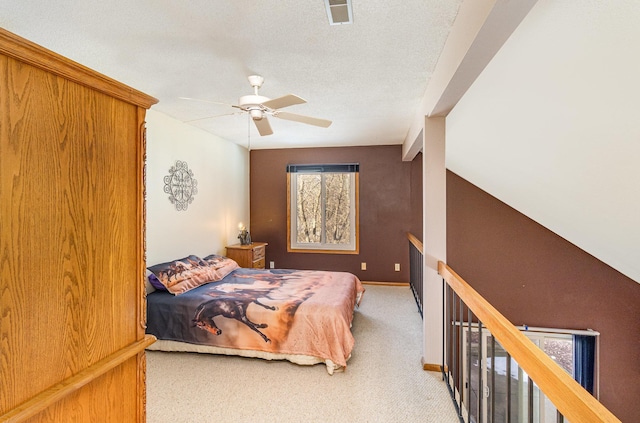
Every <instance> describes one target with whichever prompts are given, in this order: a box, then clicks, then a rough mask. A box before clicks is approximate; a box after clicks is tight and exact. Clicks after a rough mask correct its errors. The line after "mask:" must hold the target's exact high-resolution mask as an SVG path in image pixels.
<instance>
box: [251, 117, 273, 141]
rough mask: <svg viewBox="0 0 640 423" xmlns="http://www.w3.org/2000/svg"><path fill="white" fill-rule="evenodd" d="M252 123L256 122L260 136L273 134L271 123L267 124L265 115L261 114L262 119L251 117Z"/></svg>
mask: <svg viewBox="0 0 640 423" xmlns="http://www.w3.org/2000/svg"><path fill="white" fill-rule="evenodd" d="M252 120H253V123H255V124H256V128H258V132H259V133H260V135H261V136H263V137H264V136H265V135H271V134H273V130H272V129H271V125H270V124H269V120H268V119H267V117H266V116H263V117H262V119H259V120H256V119H252Z"/></svg>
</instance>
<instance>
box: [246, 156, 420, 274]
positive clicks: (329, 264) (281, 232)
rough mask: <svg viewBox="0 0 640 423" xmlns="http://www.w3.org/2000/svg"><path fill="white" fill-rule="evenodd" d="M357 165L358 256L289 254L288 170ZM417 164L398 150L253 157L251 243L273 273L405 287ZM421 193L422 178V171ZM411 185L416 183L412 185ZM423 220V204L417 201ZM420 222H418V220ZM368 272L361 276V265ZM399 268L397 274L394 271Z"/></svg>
mask: <svg viewBox="0 0 640 423" xmlns="http://www.w3.org/2000/svg"><path fill="white" fill-rule="evenodd" d="M312 163H359V164H360V254H312V253H289V252H287V239H286V237H287V227H286V225H287V176H286V165H287V164H312ZM415 166H416V165H415V164H413V163H411V162H403V161H402V146H400V145H391V146H368V147H339V148H338V147H336V148H300V149H276V150H253V151H251V163H250V184H251V225H250V230H251V238H252V239H253V240H255V241H263V242H267V243H269V245H268V246H267V251H266V264H267V267H268V266H269V262H270V261H274V262H275V266H276V267H277V268H295V269H319V270H336V271H348V272H351V273H353V274H355V275H356V276H358V277H359V278H360V279H361V280H366V281H381V282H407V281H408V280H409V244H408V241H407V237H406V233H407V232H410V231H411V232H415V231H419V233H420V234H421V233H422V227H421V226H420V227H419V228H416V227H414V226H415V225H416V223H415V220H416V219H415V214H416V212H415V210H412V208H413V207H414V206H415V205H416V202H418V201H417V200H416V199H415V198H414V197H415V192H416V190H417V189H418V188H416V187H415V186H413V183H412V181H413V179H414V178H415V177H416V170H415ZM419 177H420V179H419V182H420V188H419V189H420V192H421V186H422V183H421V178H422V172H421V171H420V175H419ZM414 182H415V181H414ZM418 203H419V205H420V211H419V214H420V215H422V208H421V207H422V199H421V198H420V200H419V202H418ZM420 220H421V219H420ZM361 262H366V263H367V270H366V271H362V270H360V263H361ZM394 263H400V269H401V271H400V272H396V271H394Z"/></svg>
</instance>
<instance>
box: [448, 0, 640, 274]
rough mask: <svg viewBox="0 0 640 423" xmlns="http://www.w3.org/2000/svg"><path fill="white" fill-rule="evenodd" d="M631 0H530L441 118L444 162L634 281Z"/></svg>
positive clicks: (637, 270) (635, 19)
mask: <svg viewBox="0 0 640 423" xmlns="http://www.w3.org/2000/svg"><path fill="white" fill-rule="evenodd" d="M639 22H640V2H638V1H623V0H615V1H614V0H612V1H584V0H573V1H561V2H559V1H552V0H540V1H539V2H538V3H537V4H536V6H534V8H533V9H532V11H531V12H530V13H529V15H528V16H527V17H526V18H525V19H524V21H523V22H522V24H521V25H520V26H519V27H518V28H517V29H516V31H515V32H514V33H513V34H512V36H511V37H510V39H509V40H508V41H507V42H506V43H505V45H504V46H503V47H502V49H501V50H500V51H499V52H498V53H497V55H496V56H495V57H494V59H493V60H492V61H491V62H490V63H489V65H488V66H487V67H486V68H485V70H484V71H483V73H482V74H481V75H480V76H479V77H478V79H477V80H476V81H475V83H474V84H473V85H472V86H471V88H470V89H469V91H468V92H467V93H466V94H465V95H464V97H463V98H462V99H461V100H460V102H459V103H458V104H457V105H456V107H455V108H454V109H453V111H452V112H451V113H450V114H449V116H448V118H447V150H446V155H447V168H449V169H450V170H452V171H453V172H455V173H457V174H459V175H460V176H461V177H463V178H465V179H467V180H469V181H470V182H472V183H473V184H475V185H477V186H478V187H480V188H481V189H483V190H485V191H487V192H488V193H490V194H492V195H494V196H495V197H497V198H499V199H500V200H502V201H504V202H506V203H507V204H509V205H510V206H512V207H514V208H515V209H517V210H519V211H520V212H522V213H524V214H525V215H527V216H529V217H531V218H532V219H534V220H535V221H537V222H539V223H540V224H542V225H544V226H546V227H547V228H549V229H550V230H552V231H553V232H555V233H557V234H559V235H560V236H562V237H564V238H566V239H567V240H569V241H570V242H572V243H574V244H575V245H577V246H578V247H580V248H582V249H583V250H585V251H587V252H588V253H590V254H592V255H594V256H595V257H597V258H598V259H600V260H602V261H604V262H605V263H608V264H609V265H610V266H612V267H613V268H615V269H617V270H618V271H620V272H622V273H623V274H625V275H627V276H628V277H630V278H631V279H634V280H635V281H638V282H640V260H639V257H640V79H639V78H640V77H639V76H640V59H639V58H638V57H639V56H638V51H640V25H639V24H638V23H639Z"/></svg>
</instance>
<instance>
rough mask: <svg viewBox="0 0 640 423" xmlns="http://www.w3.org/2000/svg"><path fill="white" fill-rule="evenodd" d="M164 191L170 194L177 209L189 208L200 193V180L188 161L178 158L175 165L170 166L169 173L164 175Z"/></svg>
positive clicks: (171, 200)
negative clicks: (196, 178)
mask: <svg viewBox="0 0 640 423" xmlns="http://www.w3.org/2000/svg"><path fill="white" fill-rule="evenodd" d="M164 192H165V193H167V194H169V201H170V202H171V204H174V205H175V206H176V210H177V211H183V210H187V207H189V204H191V203H192V202H193V199H194V197H195V195H196V194H197V193H198V181H196V180H195V179H194V177H193V171H192V170H191V169H189V166H188V165H187V162H183V161H180V160H176V164H175V166H171V168H169V174H168V175H167V176H165V177H164Z"/></svg>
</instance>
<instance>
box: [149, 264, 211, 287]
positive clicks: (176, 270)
mask: <svg viewBox="0 0 640 423" xmlns="http://www.w3.org/2000/svg"><path fill="white" fill-rule="evenodd" d="M149 270H150V271H151V272H152V273H153V274H154V275H155V276H156V277H157V279H158V281H159V282H160V284H161V285H162V286H164V289H166V290H167V291H169V292H171V293H172V294H174V295H179V294H182V293H184V292H187V291H189V290H190V289H193V288H196V287H198V286H200V285H203V284H205V283H207V282H211V281H212V280H214V278H215V276H216V275H215V269H214V268H213V267H211V266H209V265H208V263H207V262H205V261H203V260H202V259H201V258H200V257H198V256H194V255H191V256H187V257H184V258H181V259H179V260H174V261H169V262H166V263H160V264H156V265H153V266H151V267H149Z"/></svg>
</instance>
